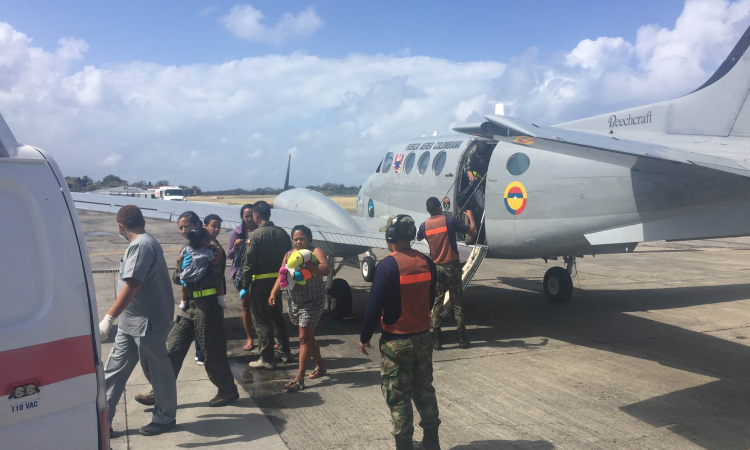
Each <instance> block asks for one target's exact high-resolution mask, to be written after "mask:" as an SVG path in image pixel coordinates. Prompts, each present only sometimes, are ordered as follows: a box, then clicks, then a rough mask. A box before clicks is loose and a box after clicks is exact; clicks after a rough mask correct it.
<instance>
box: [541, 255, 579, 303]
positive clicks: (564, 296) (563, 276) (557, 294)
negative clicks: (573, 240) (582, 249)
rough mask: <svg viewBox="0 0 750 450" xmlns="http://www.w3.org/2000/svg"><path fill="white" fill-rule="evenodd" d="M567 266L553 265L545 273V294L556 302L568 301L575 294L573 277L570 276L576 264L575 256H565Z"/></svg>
mask: <svg viewBox="0 0 750 450" xmlns="http://www.w3.org/2000/svg"><path fill="white" fill-rule="evenodd" d="M564 260H565V268H562V267H552V268H550V269H549V270H548V271H547V273H545V274H544V295H546V296H547V300H549V301H551V302H555V303H566V302H567V301H568V300H570V298H571V297H572V296H573V279H572V278H571V277H570V274H571V272H572V271H573V267H575V265H576V257H575V256H565V257H564Z"/></svg>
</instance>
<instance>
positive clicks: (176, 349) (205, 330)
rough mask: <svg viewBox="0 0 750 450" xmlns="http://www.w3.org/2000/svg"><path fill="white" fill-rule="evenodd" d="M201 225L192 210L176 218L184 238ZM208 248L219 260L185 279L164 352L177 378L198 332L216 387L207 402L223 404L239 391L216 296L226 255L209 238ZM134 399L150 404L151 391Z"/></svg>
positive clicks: (180, 261)
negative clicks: (202, 272) (193, 278)
mask: <svg viewBox="0 0 750 450" xmlns="http://www.w3.org/2000/svg"><path fill="white" fill-rule="evenodd" d="M201 225H202V224H201V221H200V218H199V217H198V215H197V214H196V213H194V212H193V211H186V212H184V213H183V214H182V215H180V217H179V219H178V220H177V226H178V227H179V229H180V234H181V235H182V236H183V237H184V238H186V239H187V238H188V237H189V236H190V232H191V231H196V230H199V229H203V227H202V226H201ZM210 249H211V251H212V252H213V253H214V255H219V258H220V261H219V263H218V264H217V265H215V266H211V265H210V264H209V268H208V270H207V271H206V274H205V276H203V277H202V278H200V279H199V280H198V281H195V282H186V283H185V284H186V285H187V286H186V288H187V289H186V291H187V294H188V295H187V301H186V303H187V305H186V306H187V307H186V309H180V310H179V314H178V316H177V320H176V321H175V324H174V326H173V327H172V330H170V332H169V335H168V336H167V354H168V355H169V360H170V361H171V363H172V369H174V374H175V378H177V375H178V374H179V373H180V369H181V368H182V363H183V361H184V360H185V356H187V353H188V351H190V346H191V345H192V343H193V339H194V338H195V336H196V335H198V339H199V341H200V344H201V348H202V349H203V353H204V355H205V358H206V363H205V367H206V373H207V374H208V379H209V380H211V382H212V383H213V384H214V385H215V386H216V387H217V388H218V389H219V392H218V393H217V394H216V396H215V397H214V398H213V399H211V400H210V401H209V402H208V406H224V405H228V404H230V403H232V402H234V401H236V400H237V399H238V398H239V397H240V395H239V392H238V391H237V386H236V385H235V384H234V377H233V376H232V371H231V369H230V368H229V360H228V359H227V337H226V334H225V333H224V309H222V307H221V306H220V305H219V299H218V294H219V292H221V290H222V289H223V285H224V268H225V264H226V256H225V255H224V252H223V251H221V250H219V247H218V246H215V245H214V243H213V241H212V244H211V247H210ZM184 251H185V250H184ZM181 253H182V252H181ZM183 263H184V259H181V260H178V266H177V267H178V271H177V273H178V274H179V273H180V272H182V270H181V267H182V264H183ZM173 281H174V282H175V284H182V280H181V279H180V277H179V275H178V276H177V277H176V278H175V279H173ZM135 400H136V401H137V402H139V403H141V404H144V405H153V404H154V403H153V402H154V396H153V392H149V393H147V394H138V395H136V396H135Z"/></svg>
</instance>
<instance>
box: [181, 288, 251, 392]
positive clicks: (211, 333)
mask: <svg viewBox="0 0 750 450" xmlns="http://www.w3.org/2000/svg"><path fill="white" fill-rule="evenodd" d="M196 335H197V336H198V341H199V342H200V346H201V349H202V350H203V357H204V358H205V360H206V361H205V367H206V373H207V374H208V379H209V380H211V382H212V383H213V384H214V385H215V386H216V387H217V388H219V394H221V395H224V394H233V393H235V392H237V386H236V385H235V384H234V377H233V376H232V371H231V369H230V368H229V360H228V359H227V336H226V333H224V310H223V309H222V308H221V306H219V304H218V302H217V298H216V296H215V295H211V296H209V297H202V298H196V299H191V300H189V301H188V308H187V310H185V311H181V312H180V314H179V315H178V316H177V322H176V323H175V324H174V327H172V330H171V331H170V332H169V336H167V355H169V360H170V362H171V363H172V369H173V370H174V376H175V378H177V375H178V374H179V373H180V369H182V363H183V361H185V356H187V354H188V351H189V350H190V344H192V343H193V339H195V336H196Z"/></svg>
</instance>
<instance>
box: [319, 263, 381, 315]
mask: <svg viewBox="0 0 750 450" xmlns="http://www.w3.org/2000/svg"><path fill="white" fill-rule="evenodd" d="M345 262H346V259H345V258H344V259H342V261H341V262H340V263H339V265H338V266H336V265H335V263H336V260H335V258H334V257H333V255H328V267H330V268H331V273H330V274H328V276H327V277H326V294H327V297H328V302H327V303H328V310H329V311H330V313H331V317H333V318H334V319H336V320H345V321H348V320H353V319H354V317H353V316H352V290H351V288H350V287H349V283H347V282H346V280H344V279H342V278H336V275H337V274H338V273H339V271H340V270H341V268H342V267H343V266H344V264H345ZM373 272H374V271H373Z"/></svg>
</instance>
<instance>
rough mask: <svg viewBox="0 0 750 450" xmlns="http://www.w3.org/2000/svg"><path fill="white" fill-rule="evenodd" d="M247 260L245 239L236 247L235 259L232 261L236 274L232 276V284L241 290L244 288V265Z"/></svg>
mask: <svg viewBox="0 0 750 450" xmlns="http://www.w3.org/2000/svg"><path fill="white" fill-rule="evenodd" d="M244 262H245V239H243V240H242V244H240V247H239V248H235V249H234V261H232V267H234V276H233V277H232V284H233V285H234V287H235V288H236V289H237V290H238V291H240V290H242V265H243V263H244Z"/></svg>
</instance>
